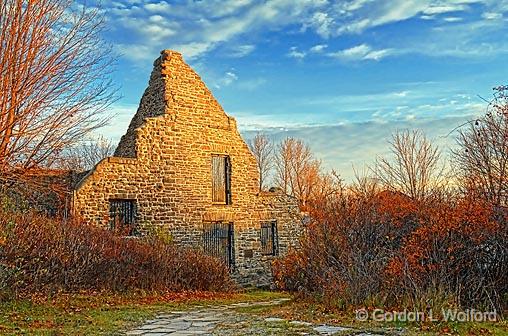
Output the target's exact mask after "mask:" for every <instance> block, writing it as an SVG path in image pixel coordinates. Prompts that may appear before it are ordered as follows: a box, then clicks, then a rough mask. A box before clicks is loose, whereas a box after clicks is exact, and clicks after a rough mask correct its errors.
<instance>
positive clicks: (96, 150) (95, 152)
mask: <svg viewBox="0 0 508 336" xmlns="http://www.w3.org/2000/svg"><path fill="white" fill-rule="evenodd" d="M114 152H115V145H114V144H113V142H111V140H110V139H106V138H104V137H102V136H99V137H97V138H92V139H90V140H88V141H82V142H80V143H79V144H77V145H76V146H74V147H72V148H71V149H70V150H69V151H68V155H67V156H66V157H65V158H64V159H63V162H62V165H61V167H62V168H64V169H66V170H73V171H77V172H83V171H86V170H90V169H92V168H93V167H94V166H95V165H96V164H97V163H98V162H99V161H101V160H102V159H104V158H106V157H108V156H112V155H113V153H114Z"/></svg>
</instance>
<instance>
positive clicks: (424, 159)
mask: <svg viewBox="0 0 508 336" xmlns="http://www.w3.org/2000/svg"><path fill="white" fill-rule="evenodd" d="M389 143H390V150H391V154H392V155H391V158H383V157H380V158H378V159H377V161H376V165H375V167H374V169H373V171H374V173H375V176H376V177H377V178H378V179H379V181H380V182H381V183H382V184H384V185H385V186H386V187H388V188H390V189H393V190H397V191H400V192H402V193H404V194H406V195H408V196H409V197H411V198H412V199H415V200H423V199H424V198H425V197H427V196H428V195H429V194H430V193H432V191H433V190H434V189H435V188H437V187H438V186H439V185H440V184H441V183H442V181H443V179H442V178H443V173H444V167H443V166H441V162H440V157H441V153H440V151H439V149H438V148H437V147H436V146H434V145H432V144H431V142H430V141H429V140H428V139H427V138H426V136H425V134H423V132H421V131H409V130H407V131H402V132H396V133H395V134H393V135H392V139H391V141H389Z"/></svg>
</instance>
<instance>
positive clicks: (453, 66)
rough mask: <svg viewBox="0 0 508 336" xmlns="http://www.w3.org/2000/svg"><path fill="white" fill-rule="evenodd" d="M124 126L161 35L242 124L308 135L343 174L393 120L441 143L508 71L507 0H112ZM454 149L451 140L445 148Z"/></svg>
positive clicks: (361, 161) (372, 149)
mask: <svg viewBox="0 0 508 336" xmlns="http://www.w3.org/2000/svg"><path fill="white" fill-rule="evenodd" d="M102 8H103V9H104V10H105V13H106V15H107V20H108V32H107V33H106V36H105V37H106V39H107V40H108V41H110V42H111V43H112V44H113V45H114V48H115V49H116V51H117V52H118V53H119V54H120V55H121V57H120V59H119V64H118V67H117V71H116V72H115V73H114V79H115V81H116V82H117V83H119V84H120V85H121V90H120V93H121V94H122V96H123V97H122V99H121V100H119V101H118V102H117V103H116V104H115V105H114V106H112V108H111V113H114V114H115V118H114V119H113V121H112V123H111V125H109V126H107V127H106V128H105V129H103V133H104V134H105V135H107V136H108V137H111V138H113V139H114V140H115V141H116V140H118V139H119V137H120V136H121V135H122V134H123V133H124V132H125V130H126V128H127V125H128V123H129V121H130V118H131V117H132V115H133V114H134V113H135V111H136V108H137V104H138V102H139V99H140V98H141V95H142V93H143V90H144V89H145V87H146V85H147V82H148V77H149V74H150V71H151V68H152V62H153V60H154V59H155V58H156V57H158V55H159V52H160V50H162V49H174V50H177V51H180V52H182V53H183V55H184V58H185V59H186V61H187V62H188V63H189V64H190V65H191V66H192V67H193V68H194V69H195V70H196V71H197V72H198V73H199V74H200V75H201V77H202V78H203V80H204V81H205V83H206V84H207V85H208V87H209V88H210V89H211V90H212V92H213V93H214V95H215V96H216V98H217V99H218V100H219V102H220V103H221V104H222V106H223V107H224V109H225V111H226V112H227V113H228V114H230V115H232V116H234V117H235V118H236V119H237V121H238V125H239V127H240V130H241V132H242V133H243V134H244V136H245V137H247V138H248V137H251V136H252V135H253V134H255V132H257V131H262V132H265V133H267V134H269V135H270V136H272V137H273V138H274V139H281V138H283V137H285V136H294V137H299V138H303V139H304V140H305V141H307V142H308V143H309V144H310V146H311V148H312V149H313V151H314V152H315V153H316V156H317V157H319V158H320V159H322V160H323V165H324V166H325V167H326V168H327V169H331V168H335V169H336V170H337V171H338V172H339V173H340V174H341V175H342V176H343V177H344V178H345V179H346V180H349V179H350V178H351V176H352V167H353V166H355V167H356V168H358V169H362V167H363V166H364V165H365V164H370V163H372V162H373V160H374V159H375V157H376V155H383V154H385V153H386V152H387V144H386V140H387V139H388V138H389V136H390V134H391V132H393V131H395V130H397V129H406V128H419V129H423V130H424V131H425V132H426V133H427V135H428V136H429V137H430V138H431V139H433V140H434V141H436V143H437V144H440V145H442V146H444V147H446V146H447V145H453V143H454V138H453V134H451V135H448V136H447V134H448V133H449V132H450V131H452V130H453V129H454V127H456V126H457V125H459V124H461V123H463V122H464V120H467V119H469V118H472V117H473V116H474V115H478V114H481V113H483V112H484V110H485V103H484V102H483V101H482V100H481V99H480V98H479V97H478V96H482V97H485V98H490V97H491V94H492V87H494V86H497V85H501V84H507V79H508V77H507V75H508V68H507V67H506V66H505V64H506V57H507V55H508V39H506V38H505V36H506V34H507V33H508V29H507V28H508V21H507V18H508V1H507V0H498V1H493V0H483V1H475V0H465V1H460V0H448V1H446V0H441V1H439V0H394V1H390V0H382V1H377V0H349V1H326V0H314V1H311V0H273V1H253V0H222V1H218V0H212V1H206V0H200V1H198V0H195V1H169V0H166V1H164V0H154V1H144V0H123V1H103V2H102ZM443 150H444V151H446V148H444V149H443Z"/></svg>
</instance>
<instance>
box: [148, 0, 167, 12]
mask: <svg viewBox="0 0 508 336" xmlns="http://www.w3.org/2000/svg"><path fill="white" fill-rule="evenodd" d="M144 8H145V9H146V10H147V11H149V12H169V11H170V10H171V5H170V4H168V3H167V2H166V1H161V2H158V3H147V4H145V5H144Z"/></svg>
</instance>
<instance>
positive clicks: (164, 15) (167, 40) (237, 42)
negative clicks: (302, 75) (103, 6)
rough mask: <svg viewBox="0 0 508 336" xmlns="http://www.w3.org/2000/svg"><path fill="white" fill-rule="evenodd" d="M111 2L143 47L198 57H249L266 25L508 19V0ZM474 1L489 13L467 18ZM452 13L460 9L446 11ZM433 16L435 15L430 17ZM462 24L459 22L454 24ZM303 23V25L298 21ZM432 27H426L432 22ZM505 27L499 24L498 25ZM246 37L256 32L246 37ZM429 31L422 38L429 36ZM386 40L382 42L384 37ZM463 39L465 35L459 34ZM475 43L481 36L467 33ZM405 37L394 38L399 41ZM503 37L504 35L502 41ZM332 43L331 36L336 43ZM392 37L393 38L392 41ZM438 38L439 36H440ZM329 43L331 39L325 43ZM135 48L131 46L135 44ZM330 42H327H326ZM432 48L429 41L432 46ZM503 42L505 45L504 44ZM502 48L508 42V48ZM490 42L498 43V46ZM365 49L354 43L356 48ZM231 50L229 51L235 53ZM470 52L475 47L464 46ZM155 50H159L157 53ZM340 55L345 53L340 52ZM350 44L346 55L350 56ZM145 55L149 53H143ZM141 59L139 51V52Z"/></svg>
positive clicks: (373, 54)
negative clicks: (507, 15)
mask: <svg viewBox="0 0 508 336" xmlns="http://www.w3.org/2000/svg"><path fill="white" fill-rule="evenodd" d="M128 1H129V2H130V4H127V3H125V2H121V3H120V2H110V8H108V10H107V13H108V15H109V20H110V26H111V27H112V29H113V30H116V31H117V32H121V34H124V35H125V36H128V38H125V39H124V40H122V41H123V42H122V43H123V44H126V42H125V40H129V43H130V44H131V45H133V47H132V48H134V46H137V48H138V49H142V48H144V49H146V50H160V49H165V48H173V49H178V48H182V50H180V51H182V52H183V53H184V54H186V56H187V57H190V58H194V59H195V58H198V57H201V56H203V55H205V54H206V53H208V52H210V51H212V50H214V49H215V48H217V47H221V48H224V49H222V50H224V51H225V53H224V55H226V56H229V57H244V56H246V55H248V54H249V53H251V52H252V51H253V50H255V48H256V42H257V41H259V40H261V39H260V38H259V36H261V34H258V32H264V31H278V30H280V29H281V28H284V27H292V28H293V27H295V26H296V27H297V29H295V30H294V31H295V32H297V33H298V32H302V31H307V32H309V31H310V32H313V33H315V34H316V35H318V36H319V37H321V38H322V39H332V38H336V37H338V36H340V35H343V34H362V33H363V32H365V31H367V30H369V29H372V28H374V27H377V26H382V25H386V24H391V23H394V22H400V21H404V20H408V19H411V18H420V19H425V20H436V19H440V20H436V21H435V22H440V23H443V22H455V23H457V24H458V23H459V22H460V21H468V22H471V21H472V22H473V23H478V22H482V21H496V22H498V28H499V27H501V25H506V22H505V21H504V20H500V19H502V18H503V13H504V11H508V2H507V1H504V0H502V1H501V0H498V1H495V0H391V1H385V0H343V1H340V2H330V1H327V0H271V1H263V2H258V1H254V0H209V1H191V2H169V1H168V0H152V1H151V2H149V3H146V2H145V1H138V0H128ZM473 3H482V6H483V7H484V8H483V10H484V13H483V14H482V18H473V19H472V20H471V19H470V18H468V20H464V16H463V12H466V11H468V10H469V9H471V8H472V4H473ZM446 14H453V15H448V16H446V17H443V16H444V15H446ZM429 24H430V23H429ZM450 26H456V25H450ZM298 28H300V29H298ZM424 28H425V27H424ZM498 30H499V29H498ZM433 34H435V35H436V38H435V39H434V40H433V43H434V42H436V41H438V39H442V40H443V41H444V40H448V39H449V38H448V36H450V34H449V32H448V31H446V30H443V31H442V32H439V31H434V32H433ZM244 37H249V43H245V39H244ZM412 38H413V37H412ZM425 38H426V37H424V36H423V33H422V36H420V40H418V41H415V43H419V44H424V43H425V42H426V41H425ZM381 41H382V42H381ZM457 41H460V40H457ZM466 41H467V43H468V44H471V45H473V44H475V45H476V47H478V46H479V45H480V44H478V43H476V41H472V39H471V38H468V39H466ZM395 43H396V44H397V45H394V44H395ZM404 43H408V44H409V45H411V39H409V38H407V39H400V40H397V41H392V40H391V39H386V38H385V39H383V40H381V39H380V40H378V42H377V43H376V44H378V45H379V49H378V50H370V51H368V52H367V53H365V54H364V55H363V56H361V57H362V59H372V60H379V59H382V58H384V57H386V56H388V55H391V54H393V53H394V50H397V54H399V51H401V50H403V49H412V50H411V52H418V48H412V46H406V45H404ZM497 43H498V44H499V43H501V41H498V42H497ZM329 44H331V43H329ZM390 44H392V45H390ZM436 44H437V43H436ZM321 45H323V44H321ZM452 47H453V48H455V49H459V50H464V49H465V47H464V48H463V47H462V46H459V48H457V47H456V46H454V44H450V43H441V44H440V45H439V46H438V47H437V46H436V50H438V49H442V50H449V51H450V52H452V50H451V49H452ZM132 48H131V49H132ZM323 49H324V48H323ZM323 49H319V47H316V48H309V49H308V50H304V51H302V50H298V49H293V50H290V51H289V53H288V56H290V57H293V58H296V59H302V58H304V57H305V56H306V55H307V54H308V53H319V52H322V54H323V55H324V54H325V53H324V52H323V51H324V50H323ZM428 49H429V48H422V49H421V50H422V51H421V52H422V53H425V51H426V50H428ZM497 49H499V48H497ZM501 49H502V48H501ZM488 50H496V48H495V46H493V47H492V48H489V49H488ZM355 51H356V52H361V51H362V50H361V49H360V50H351V51H349V52H355ZM228 53H229V55H228ZM463 54H464V55H467V54H468V53H467V52H465V53H463ZM151 56H152V57H150V58H153V55H151ZM336 56H337V57H340V53H338V54H337V55H336ZM347 56H348V52H345V54H344V55H343V56H342V57H347ZM135 58H137V59H141V58H143V57H141V56H137V57H135ZM131 59H134V58H131Z"/></svg>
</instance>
